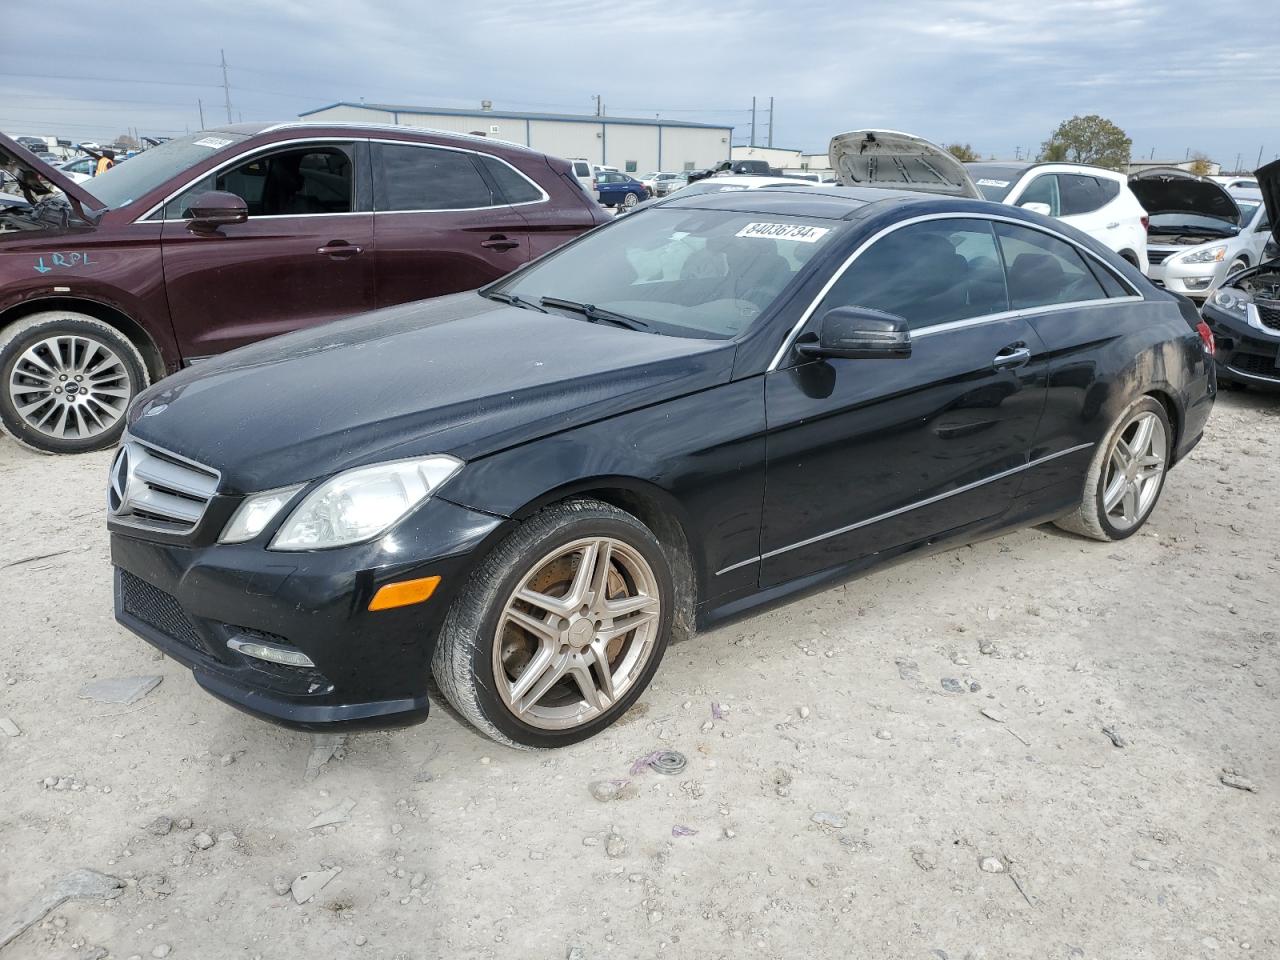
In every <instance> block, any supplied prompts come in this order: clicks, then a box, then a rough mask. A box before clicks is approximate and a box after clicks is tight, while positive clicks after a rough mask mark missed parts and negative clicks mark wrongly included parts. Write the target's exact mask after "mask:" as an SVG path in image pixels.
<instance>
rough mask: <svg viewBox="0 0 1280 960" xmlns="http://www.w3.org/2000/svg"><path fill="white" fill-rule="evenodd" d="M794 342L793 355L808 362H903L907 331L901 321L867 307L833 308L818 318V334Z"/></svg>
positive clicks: (908, 352) (908, 343)
mask: <svg viewBox="0 0 1280 960" xmlns="http://www.w3.org/2000/svg"><path fill="white" fill-rule="evenodd" d="M807 337H808V338H807V339H806V338H803V337H802V338H801V339H799V340H797V341H796V352H797V353H799V354H800V356H802V357H807V358H811V359H817V358H835V359H840V360H878V359H889V360H905V359H906V358H908V357H910V356H911V330H910V328H909V327H908V326H907V321H906V320H905V319H904V318H903V317H899V316H896V315H894V314H892V313H885V312H883V311H881V310H872V309H870V308H869V307H835V308H834V309H832V310H828V311H827V312H826V314H824V315H823V317H822V323H821V324H820V325H819V327H818V334H817V336H816V337H815V336H814V335H813V334H808V335H807Z"/></svg>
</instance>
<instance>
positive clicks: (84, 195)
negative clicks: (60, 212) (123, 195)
mask: <svg viewBox="0 0 1280 960" xmlns="http://www.w3.org/2000/svg"><path fill="white" fill-rule="evenodd" d="M0 167H3V168H4V169H5V170H8V171H9V172H10V173H12V174H13V175H14V176H15V177H17V178H18V182H19V183H23V184H26V185H27V186H28V188H29V189H32V190H34V191H37V192H41V193H48V192H49V190H48V187H56V188H57V189H59V190H61V191H62V192H63V193H64V194H66V196H67V199H68V200H70V201H71V205H72V206H73V207H75V208H76V213H77V214H79V216H80V218H81V219H83V220H85V221H86V222H88V223H95V222H97V219H98V217H99V216H100V215H101V214H102V211H103V210H104V209H106V204H104V203H103V202H102V201H101V200H99V199H98V198H97V197H95V196H94V195H93V194H92V193H90V192H89V191H88V190H86V189H85V188H84V187H83V186H81V185H80V184H78V183H76V182H75V181H73V180H72V179H71V178H70V177H68V176H67V175H66V174H65V173H63V172H62V171H61V170H58V169H56V168H55V167H52V166H50V165H49V164H47V163H45V162H44V161H43V160H41V159H40V158H39V157H37V156H36V155H35V154H34V153H32V152H31V151H30V150H28V149H27V148H26V147H24V146H22V145H21V144H19V143H17V142H16V141H14V140H10V139H9V138H8V137H6V136H5V135H4V134H3V133H0ZM41 181H44V183H43V184H41ZM46 185H47V186H46Z"/></svg>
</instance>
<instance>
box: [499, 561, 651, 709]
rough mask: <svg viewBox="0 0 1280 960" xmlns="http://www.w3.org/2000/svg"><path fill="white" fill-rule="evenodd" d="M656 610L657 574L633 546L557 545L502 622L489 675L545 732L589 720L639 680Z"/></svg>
mask: <svg viewBox="0 0 1280 960" xmlns="http://www.w3.org/2000/svg"><path fill="white" fill-rule="evenodd" d="M661 613H662V601H661V598H660V591H659V588H658V580H657V577H656V576H655V574H654V572H653V569H652V568H651V567H650V565H649V563H648V562H647V561H646V560H645V559H644V557H643V556H641V554H640V553H639V551H637V550H636V549H635V548H634V547H632V546H630V545H629V544H627V543H624V542H623V541H621V540H618V539H614V538H612V537H591V538H586V539H580V540H575V541H573V542H572V543H569V544H566V545H564V546H561V547H557V548H556V549H555V550H554V551H552V552H551V553H548V554H547V555H546V556H544V557H542V559H540V560H539V561H538V562H537V563H535V564H533V566H532V567H531V568H530V570H529V572H528V573H527V574H526V575H525V576H524V577H523V579H522V580H521V581H520V584H519V585H518V586H517V587H516V589H515V590H514V591H513V592H512V593H511V595H510V597H508V598H507V601H506V603H505V605H504V606H503V608H502V613H501V615H500V616H499V618H498V624H497V630H496V636H495V637H494V643H493V674H494V679H495V686H496V687H497V690H498V693H499V695H500V696H501V698H502V701H503V703H504V704H505V705H506V706H507V708H508V709H509V710H510V711H511V713H512V714H513V715H514V716H515V717H516V718H517V719H518V720H520V721H522V722H524V723H526V724H529V725H530V726H534V727H539V728H541V729H545V730H566V729H571V728H574V727H578V726H581V725H582V724H584V723H587V722H589V721H591V720H593V719H595V718H596V717H598V716H600V715H601V714H602V713H604V712H605V711H607V710H608V709H609V708H610V707H611V706H613V704H615V703H617V702H618V701H619V700H620V699H621V698H622V697H624V696H625V695H626V693H627V691H628V690H629V689H631V687H632V686H633V685H634V684H635V683H636V682H637V680H638V679H639V678H640V677H641V676H642V674H643V673H644V670H645V667H646V665H647V664H648V663H649V660H650V658H651V657H652V655H653V651H654V648H655V646H656V640H657V636H658V626H659V623H660V622H661Z"/></svg>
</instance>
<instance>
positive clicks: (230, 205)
mask: <svg viewBox="0 0 1280 960" xmlns="http://www.w3.org/2000/svg"><path fill="white" fill-rule="evenodd" d="M190 209H191V221H190V222H189V223H188V224H187V228H188V229H190V230H205V231H208V230H217V229H218V228H219V227H225V226H227V225H229V224H233V223H244V222H245V221H246V220H248V219H249V205H248V204H247V203H245V202H244V198H243V197H238V196H236V195H235V194H234V193H226V192H225V191H222V190H210V191H209V192H208V193H202V194H200V195H199V196H198V197H196V198H195V199H194V200H192V201H191V205H190Z"/></svg>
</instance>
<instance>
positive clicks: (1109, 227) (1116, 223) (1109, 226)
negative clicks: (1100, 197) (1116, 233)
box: [1107, 220, 1120, 230]
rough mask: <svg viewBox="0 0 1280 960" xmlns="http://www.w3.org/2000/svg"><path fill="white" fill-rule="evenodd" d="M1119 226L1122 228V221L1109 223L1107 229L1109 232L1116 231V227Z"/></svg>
mask: <svg viewBox="0 0 1280 960" xmlns="http://www.w3.org/2000/svg"><path fill="white" fill-rule="evenodd" d="M1118 226H1120V221H1119V220H1117V221H1116V222H1115V223H1108V224H1107V229H1108V230H1114V229H1115V228H1116V227H1118Z"/></svg>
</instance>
